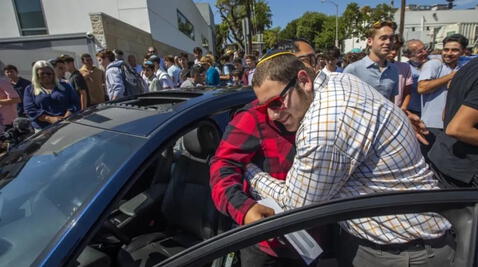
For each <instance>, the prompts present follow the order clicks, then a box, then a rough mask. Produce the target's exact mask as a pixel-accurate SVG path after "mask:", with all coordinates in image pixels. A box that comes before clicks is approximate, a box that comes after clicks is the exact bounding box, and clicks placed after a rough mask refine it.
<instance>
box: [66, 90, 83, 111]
mask: <svg viewBox="0 0 478 267" xmlns="http://www.w3.org/2000/svg"><path fill="white" fill-rule="evenodd" d="M63 86H65V90H66V91H67V94H68V100H69V103H68V110H69V111H70V112H72V113H74V112H77V111H78V110H80V98H79V97H78V94H77V93H76V91H75V90H74V89H73V88H72V87H71V86H69V85H67V84H63Z"/></svg>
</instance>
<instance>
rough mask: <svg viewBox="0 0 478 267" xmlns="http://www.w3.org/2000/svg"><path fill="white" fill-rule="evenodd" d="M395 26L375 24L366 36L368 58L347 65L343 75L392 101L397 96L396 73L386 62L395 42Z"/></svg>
mask: <svg viewBox="0 0 478 267" xmlns="http://www.w3.org/2000/svg"><path fill="white" fill-rule="evenodd" d="M395 28H396V25H395V23H393V22H391V21H382V22H377V23H375V24H373V25H372V27H371V28H370V30H369V33H368V34H367V46H368V47H369V49H370V53H369V54H368V56H366V57H364V58H363V59H361V60H359V61H356V62H354V63H352V64H350V65H348V66H347V67H346V68H345V70H344V73H350V74H353V75H355V76H357V77H359V78H360V79H361V80H362V81H364V82H366V83H368V84H370V85H371V86H372V87H373V88H375V89H376V90H377V91H379V92H380V93H381V94H382V95H383V96H384V97H385V98H387V99H390V100H391V101H393V99H394V98H395V96H396V95H397V94H398V71H397V69H396V67H395V66H394V65H393V64H390V63H388V62H387V55H388V53H389V52H390V49H391V48H392V46H393V43H394V40H395V34H394V31H395Z"/></svg>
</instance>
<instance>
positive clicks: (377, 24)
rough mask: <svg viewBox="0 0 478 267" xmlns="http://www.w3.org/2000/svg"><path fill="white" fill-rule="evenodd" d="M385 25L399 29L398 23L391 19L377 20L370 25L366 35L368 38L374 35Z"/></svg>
mask: <svg viewBox="0 0 478 267" xmlns="http://www.w3.org/2000/svg"><path fill="white" fill-rule="evenodd" d="M383 27H390V28H392V29H393V31H395V30H396V29H397V24H396V23H395V22H393V21H390V20H384V21H377V22H375V23H374V24H372V25H371V26H370V28H369V29H368V31H367V34H366V36H365V37H367V38H372V37H374V36H375V34H376V33H377V31H378V30H380V29H381V28H383Z"/></svg>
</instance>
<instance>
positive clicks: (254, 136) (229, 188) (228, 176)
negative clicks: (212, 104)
mask: <svg viewBox="0 0 478 267" xmlns="http://www.w3.org/2000/svg"><path fill="white" fill-rule="evenodd" d="M285 45H286V46H289V48H290V49H291V50H293V52H294V54H295V55H296V56H297V57H298V58H299V59H301V60H302V62H304V63H305V64H306V66H309V67H310V68H315V65H316V62H315V53H314V50H313V48H312V46H311V45H310V44H309V43H308V42H307V41H305V40H292V41H290V42H289V43H288V44H285ZM280 48H281V49H284V47H280ZM259 109H260V108H258V102H257V100H255V101H253V102H252V103H250V104H248V105H247V106H246V107H245V108H244V109H242V110H240V111H239V112H238V113H237V114H236V116H235V117H234V118H233V120H232V121H231V122H230V123H229V125H228V126H227V128H226V131H225V133H224V135H223V138H222V141H221V143H220V144H219V147H218V149H217V151H216V155H215V156H214V158H213V159H212V161H211V170H210V175H211V180H210V183H211V190H212V199H213V201H214V203H215V205H216V208H217V209H218V210H219V211H220V212H222V213H224V214H226V215H229V216H231V218H232V219H234V221H235V222H236V223H238V224H240V225H242V224H247V223H249V222H253V221H256V220H258V219H260V218H262V217H267V216H271V215H273V214H274V211H273V210H272V209H270V208H268V207H265V206H263V205H260V204H258V203H257V202H256V200H254V198H253V197H252V196H251V195H250V194H249V186H248V184H247V182H246V180H245V179H244V168H245V166H246V165H247V164H248V163H251V162H252V163H254V164H256V165H257V166H261V168H262V170H264V171H265V172H267V173H269V174H270V175H271V176H273V177H274V178H276V179H280V180H284V179H285V178H286V176H287V172H288V170H289V169H290V167H291V166H292V160H293V159H294V156H295V146H294V141H295V140H294V138H295V133H289V132H287V131H285V129H283V127H282V125H280V124H275V122H272V121H270V120H269V119H268V116H267V114H266V113H265V112H264V111H261V110H259ZM257 246H258V247H256V246H253V247H249V248H246V249H243V250H241V263H242V266H264V265H274V266H275V265H276V264H279V265H285V266H288V265H291V266H298V265H302V264H303V262H302V261H301V260H300V259H298V258H297V256H296V254H295V253H294V252H293V251H292V250H291V249H289V248H287V247H285V246H283V245H281V244H280V243H279V242H278V240H276V239H274V240H272V241H263V242H261V243H259V244H258V245H257Z"/></svg>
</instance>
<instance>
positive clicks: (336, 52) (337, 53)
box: [324, 47, 340, 60]
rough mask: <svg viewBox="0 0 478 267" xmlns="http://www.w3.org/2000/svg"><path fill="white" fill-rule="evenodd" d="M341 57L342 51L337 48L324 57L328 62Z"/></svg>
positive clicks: (331, 49)
mask: <svg viewBox="0 0 478 267" xmlns="http://www.w3.org/2000/svg"><path fill="white" fill-rule="evenodd" d="M339 57H340V50H339V49H338V48H337V47H332V48H330V49H329V50H327V52H326V53H325V55H324V58H325V59H326V60H334V59H338V58H339Z"/></svg>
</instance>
